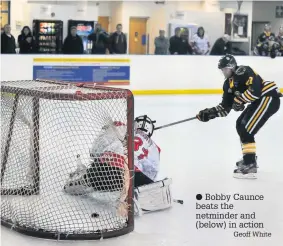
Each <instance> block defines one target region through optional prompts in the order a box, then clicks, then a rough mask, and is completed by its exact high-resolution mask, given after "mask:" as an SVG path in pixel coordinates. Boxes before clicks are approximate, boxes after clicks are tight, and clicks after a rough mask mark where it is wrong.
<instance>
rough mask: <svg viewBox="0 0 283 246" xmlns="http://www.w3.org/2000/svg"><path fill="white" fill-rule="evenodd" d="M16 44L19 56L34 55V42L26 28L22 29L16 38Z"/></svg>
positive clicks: (28, 29)
mask: <svg viewBox="0 0 283 246" xmlns="http://www.w3.org/2000/svg"><path fill="white" fill-rule="evenodd" d="M18 44H19V47H20V54H31V53H35V41H34V38H33V36H32V33H31V30H30V28H29V27H28V26H24V27H23V29H22V32H21V34H20V35H19V36H18Z"/></svg>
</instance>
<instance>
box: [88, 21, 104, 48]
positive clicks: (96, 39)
mask: <svg viewBox="0 0 283 246" xmlns="http://www.w3.org/2000/svg"><path fill="white" fill-rule="evenodd" d="M88 40H90V41H92V50H91V53H92V54H106V50H107V48H108V47H107V46H108V42H109V35H108V33H106V32H105V31H103V30H102V28H101V25H100V24H99V23H97V24H96V25H95V31H94V33H92V34H90V35H89V36H88Z"/></svg>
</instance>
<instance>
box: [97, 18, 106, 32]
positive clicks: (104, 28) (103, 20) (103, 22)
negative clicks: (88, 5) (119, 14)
mask: <svg viewBox="0 0 283 246" xmlns="http://www.w3.org/2000/svg"><path fill="white" fill-rule="evenodd" d="M98 23H99V24H100V25H101V27H102V29H103V30H104V31H106V32H108V30H109V16H98Z"/></svg>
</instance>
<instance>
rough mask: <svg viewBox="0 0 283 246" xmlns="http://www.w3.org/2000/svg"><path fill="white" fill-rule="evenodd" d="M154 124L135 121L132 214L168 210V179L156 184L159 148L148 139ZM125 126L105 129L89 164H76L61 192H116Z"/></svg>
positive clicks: (120, 185)
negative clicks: (133, 210)
mask: <svg viewBox="0 0 283 246" xmlns="http://www.w3.org/2000/svg"><path fill="white" fill-rule="evenodd" d="M154 123H155V121H151V119H150V118H149V117H147V116H146V115H144V116H140V117H137V118H136V119H135V129H134V165H135V178H134V187H135V199H134V200H135V211H136V212H137V213H138V214H141V213H142V212H143V211H146V212H148V211H156V210H161V209H165V208H169V207H171V203H172V201H171V200H172V199H171V192H170V185H171V179H164V180H161V181H156V178H157V174H158V171H159V158H160V149H159V147H158V146H157V145H156V144H155V143H154V141H153V140H152V139H151V136H152V134H153V131H154ZM126 132H127V129H126V126H125V125H124V124H123V123H121V122H114V126H113V125H110V126H105V127H103V129H102V132H101V134H99V136H98V137H97V138H96V140H95V141H94V143H93V145H92V148H91V150H90V156H91V159H92V160H91V164H90V166H89V167H86V166H85V165H83V164H82V163H79V164H78V167H77V170H76V171H75V172H73V173H71V174H70V178H69V179H68V181H67V182H66V185H65V186H64V191H65V192H66V193H68V194H71V195H82V194H88V193H91V192H94V191H109V192H112V191H119V190H121V189H122V188H123V185H124V181H125V180H124V172H125V168H124V167H125V166H124V165H125V164H127V163H125V162H126V158H125V155H124V152H125V151H126V148H125V147H124V146H123V145H124V143H125V142H126V141H125V139H126Z"/></svg>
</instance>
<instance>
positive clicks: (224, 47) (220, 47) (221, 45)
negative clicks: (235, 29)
mask: <svg viewBox="0 0 283 246" xmlns="http://www.w3.org/2000/svg"><path fill="white" fill-rule="evenodd" d="M231 51H232V50H231V43H230V36H229V35H228V34H224V35H223V37H221V38H218V39H217V40H216V41H215V43H214V45H213V47H212V49H211V52H210V55H213V56H223V55H226V54H231Z"/></svg>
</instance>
